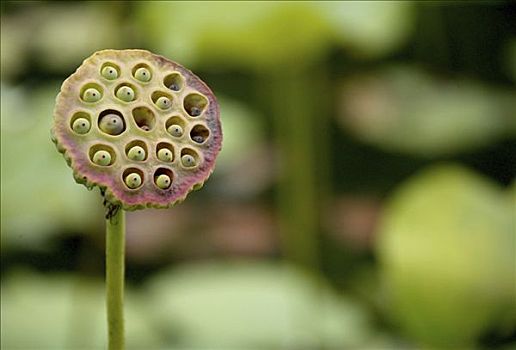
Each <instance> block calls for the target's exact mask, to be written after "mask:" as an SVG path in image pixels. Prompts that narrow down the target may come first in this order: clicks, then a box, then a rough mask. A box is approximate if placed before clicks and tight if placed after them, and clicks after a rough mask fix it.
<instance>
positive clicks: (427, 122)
mask: <svg viewBox="0 0 516 350" xmlns="http://www.w3.org/2000/svg"><path fill="white" fill-rule="evenodd" d="M340 104H341V122H342V124H343V125H344V126H345V127H346V128H347V129H349V130H350V131H351V132H353V133H354V134H356V135H357V136H358V137H359V138H361V139H363V140H365V141H367V142H370V143H374V144H377V145H379V146H381V147H383V148H386V149H391V150H395V151H403V152H406V153H413V154H419V155H425V156H435V155H441V154H449V153H455V152H460V151H463V150H467V149H472V148H477V147H480V146H483V145H485V144H488V143H489V142H492V141H493V140H496V139H497V138H499V137H500V136H503V135H506V134H508V133H514V132H515V131H516V118H514V110H515V108H516V92H515V91H509V92H504V93H501V92H499V91H497V90H495V89H493V88H490V87H488V86H485V85H481V84H479V83H476V82H473V81H468V80H459V79H456V80H439V79H437V78H435V77H433V76H431V75H429V74H427V73H425V72H423V71H421V70H419V69H416V68H412V67H403V66H400V67H394V68H389V69H385V70H383V71H380V72H378V73H377V74H369V75H366V76H359V77H357V78H355V79H351V80H349V81H347V82H346V84H345V87H344V90H343V94H342V99H341V101H340Z"/></svg>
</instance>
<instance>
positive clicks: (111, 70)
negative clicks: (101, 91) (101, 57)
mask: <svg viewBox="0 0 516 350" xmlns="http://www.w3.org/2000/svg"><path fill="white" fill-rule="evenodd" d="M101 74H102V76H103V77H104V78H106V79H107V80H114V79H116V78H118V71H117V70H116V68H115V67H112V66H105V67H104V68H102V72H101Z"/></svg>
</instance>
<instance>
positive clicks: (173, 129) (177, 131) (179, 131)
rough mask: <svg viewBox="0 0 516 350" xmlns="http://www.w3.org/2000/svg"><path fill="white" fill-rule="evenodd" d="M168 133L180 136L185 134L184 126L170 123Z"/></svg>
mask: <svg viewBox="0 0 516 350" xmlns="http://www.w3.org/2000/svg"><path fill="white" fill-rule="evenodd" d="M167 131H168V133H169V134H170V135H172V136H175V137H180V136H182V135H183V128H182V127H181V125H177V124H173V125H170V126H169V127H168V129H167Z"/></svg>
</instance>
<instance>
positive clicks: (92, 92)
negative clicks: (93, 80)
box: [82, 88, 102, 102]
mask: <svg viewBox="0 0 516 350" xmlns="http://www.w3.org/2000/svg"><path fill="white" fill-rule="evenodd" d="M101 97H102V96H101V94H100V91H99V90H97V89H95V88H89V89H86V90H85V91H84V94H83V95H82V99H83V100H84V101H85V102H97V101H98V100H100V98H101Z"/></svg>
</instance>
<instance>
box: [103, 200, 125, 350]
mask: <svg viewBox="0 0 516 350" xmlns="http://www.w3.org/2000/svg"><path fill="white" fill-rule="evenodd" d="M124 258H125V212H124V210H122V209H119V210H118V211H117V212H116V213H115V214H114V215H113V216H111V217H110V218H108V219H107V220H106V304H107V321H108V350H123V349H124V271H125V263H124Z"/></svg>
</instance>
